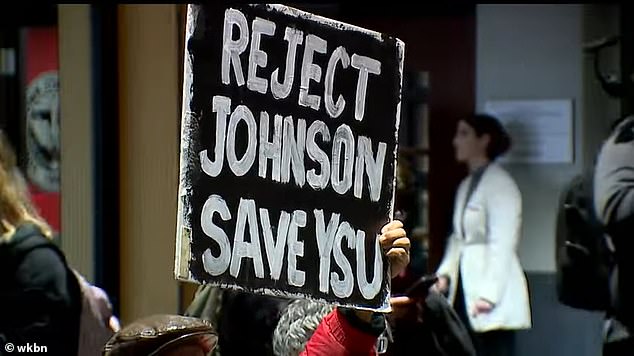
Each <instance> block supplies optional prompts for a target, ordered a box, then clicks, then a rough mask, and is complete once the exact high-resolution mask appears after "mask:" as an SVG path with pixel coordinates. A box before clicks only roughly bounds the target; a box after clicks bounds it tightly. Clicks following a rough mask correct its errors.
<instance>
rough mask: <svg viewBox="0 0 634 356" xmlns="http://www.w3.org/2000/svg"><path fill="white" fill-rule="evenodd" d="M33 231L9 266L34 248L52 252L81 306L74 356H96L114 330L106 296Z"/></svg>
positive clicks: (54, 247)
mask: <svg viewBox="0 0 634 356" xmlns="http://www.w3.org/2000/svg"><path fill="white" fill-rule="evenodd" d="M36 231H37V232H35V231H34V233H33V234H32V235H30V236H28V237H27V238H28V239H29V241H28V242H27V243H24V244H22V246H21V248H20V249H19V250H16V251H14V253H13V255H12V256H11V263H12V264H14V265H18V264H19V263H20V261H21V260H22V259H23V258H24V256H26V255H27V254H28V253H29V252H31V251H33V250H35V249H38V248H49V249H51V250H53V251H55V253H56V254H57V255H58V256H59V257H60V259H61V260H62V262H63V263H64V265H65V266H66V271H67V277H68V282H69V286H70V288H71V289H73V294H75V295H76V296H78V299H79V300H80V301H81V305H78V309H79V310H78V312H79V330H78V331H79V335H78V336H79V338H78V344H77V355H80V356H100V355H101V354H102V348H103V346H104V345H105V344H106V342H107V341H108V339H110V337H112V335H114V331H113V330H112V329H111V327H110V326H109V319H110V316H111V311H110V310H109V308H110V305H109V301H108V299H107V296H105V293H104V294H101V293H99V291H100V290H99V289H98V288H96V287H94V286H92V285H90V284H89V283H88V282H87V281H86V280H85V279H84V277H83V276H82V275H81V274H80V273H79V272H77V271H75V270H73V269H72V268H71V267H70V266H68V263H67V261H66V257H65V255H64V253H63V252H62V251H61V250H60V249H59V248H58V247H57V246H56V245H55V244H54V243H53V242H52V241H50V240H49V239H47V238H46V237H44V236H42V235H41V233H39V230H36ZM5 262H6V261H5ZM100 294H101V295H100Z"/></svg>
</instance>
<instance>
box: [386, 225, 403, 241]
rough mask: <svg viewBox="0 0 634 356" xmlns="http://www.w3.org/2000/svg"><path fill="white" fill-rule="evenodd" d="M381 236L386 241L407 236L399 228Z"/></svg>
mask: <svg viewBox="0 0 634 356" xmlns="http://www.w3.org/2000/svg"><path fill="white" fill-rule="evenodd" d="M383 236H385V237H386V238H388V239H395V238H399V237H404V236H407V233H406V232H405V229H403V228H402V227H399V228H396V229H392V230H388V231H386V232H384V233H383Z"/></svg>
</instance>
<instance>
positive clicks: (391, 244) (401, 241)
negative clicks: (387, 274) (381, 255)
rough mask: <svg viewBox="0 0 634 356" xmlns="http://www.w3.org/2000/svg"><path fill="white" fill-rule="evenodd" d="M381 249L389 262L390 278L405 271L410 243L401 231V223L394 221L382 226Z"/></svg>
mask: <svg viewBox="0 0 634 356" xmlns="http://www.w3.org/2000/svg"><path fill="white" fill-rule="evenodd" d="M379 243H380V244H381V248H382V249H383V251H385V255H386V256H387V258H388V259H389V260H390V271H391V274H392V278H394V277H396V276H397V275H398V274H399V273H401V272H403V270H405V267H407V264H409V249H410V243H409V238H407V233H406V232H405V229H403V223H402V222H400V221H399V220H394V221H392V222H390V223H389V224H387V225H385V226H383V228H382V229H381V236H380V237H379Z"/></svg>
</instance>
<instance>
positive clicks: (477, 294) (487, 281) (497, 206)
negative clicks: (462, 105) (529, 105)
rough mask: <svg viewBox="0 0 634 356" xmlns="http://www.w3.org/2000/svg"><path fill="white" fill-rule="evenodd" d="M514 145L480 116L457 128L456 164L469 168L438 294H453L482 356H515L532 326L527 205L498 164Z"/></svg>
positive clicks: (501, 130) (459, 193) (458, 197)
mask: <svg viewBox="0 0 634 356" xmlns="http://www.w3.org/2000/svg"><path fill="white" fill-rule="evenodd" d="M510 145H511V141H510V138H509V136H508V134H507V133H506V131H505V130H504V128H503V127H502V125H501V124H500V122H499V121H498V120H497V119H496V118H494V117H492V116H489V115H482V114H475V115H471V116H468V117H466V118H464V119H462V120H460V121H459V122H458V126H457V130H456V135H455V137H454V139H453V146H454V148H455V154H456V160H457V161H458V162H460V163H464V164H466V165H467V166H468V168H469V175H468V176H467V177H466V178H465V179H464V180H463V181H462V182H461V183H460V186H459V188H458V191H457V195H456V200H455V206H454V216H453V233H452V235H451V236H450V237H449V239H448V242H447V247H446V250H445V254H444V257H443V259H442V262H441V264H440V266H439V268H438V270H437V275H438V276H439V279H438V282H437V283H436V284H435V286H434V287H433V288H434V290H436V291H438V292H441V293H443V294H447V295H448V299H449V302H450V303H451V304H452V305H453V306H454V308H455V309H456V312H457V313H458V315H459V316H460V317H461V319H462V320H463V322H464V323H465V325H466V326H467V327H469V328H470V331H471V336H472V339H473V343H474V345H475V347H476V350H477V354H478V355H480V356H488V355H491V356H497V355H512V354H513V352H514V351H513V349H514V331H515V330H519V329H529V328H530V327H531V311H530V302H529V295H528V286H527V281H526V276H525V274H524V272H523V270H522V267H521V265H520V262H519V257H518V255H517V246H518V243H519V239H520V232H521V223H522V198H521V195H520V191H519V189H518V188H517V185H516V184H515V182H514V181H513V178H512V177H511V176H510V175H509V174H508V173H507V172H506V171H505V170H504V169H502V167H500V166H499V165H498V164H497V163H495V160H496V159H497V158H498V157H499V156H500V155H502V154H504V153H505V152H506V151H507V150H508V149H509V148H510Z"/></svg>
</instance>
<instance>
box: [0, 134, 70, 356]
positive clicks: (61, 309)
mask: <svg viewBox="0 0 634 356" xmlns="http://www.w3.org/2000/svg"><path fill="white" fill-rule="evenodd" d="M16 172H18V171H17V168H16V165H15V155H14V154H13V153H12V150H11V148H10V147H9V146H8V141H7V140H6V137H4V138H2V139H1V140H0V281H1V282H0V283H2V288H1V289H0V344H2V345H0V347H2V348H3V349H4V345H6V344H7V343H13V344H14V345H26V344H27V343H31V344H34V343H36V344H38V345H40V346H46V347H47V350H48V352H49V353H50V354H53V355H74V354H76V353H77V350H78V338H79V323H80V312H81V295H80V290H79V285H78V283H77V281H76V279H75V277H74V275H73V274H72V273H70V272H69V270H68V269H67V266H66V261H65V258H64V255H63V253H61V251H60V250H59V249H57V248H56V247H51V248H38V247H40V246H44V245H50V246H54V245H53V244H52V242H51V239H52V232H51V229H50V228H49V226H48V225H47V224H46V222H44V220H43V219H41V218H40V216H39V215H38V214H37V212H36V210H35V209H34V208H33V206H32V205H31V204H30V201H29V199H28V196H26V190H25V187H24V185H23V181H21V180H20V178H19V174H18V173H16Z"/></svg>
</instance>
